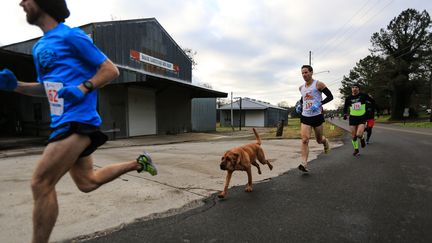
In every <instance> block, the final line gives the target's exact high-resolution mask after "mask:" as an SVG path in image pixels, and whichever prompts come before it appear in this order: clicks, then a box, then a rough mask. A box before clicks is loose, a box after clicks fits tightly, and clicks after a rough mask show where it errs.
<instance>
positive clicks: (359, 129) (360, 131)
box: [356, 124, 365, 138]
mask: <svg viewBox="0 0 432 243" xmlns="http://www.w3.org/2000/svg"><path fill="white" fill-rule="evenodd" d="M364 129H365V125H364V124H359V125H358V126H357V133H356V135H357V137H359V138H361V137H363V133H364Z"/></svg>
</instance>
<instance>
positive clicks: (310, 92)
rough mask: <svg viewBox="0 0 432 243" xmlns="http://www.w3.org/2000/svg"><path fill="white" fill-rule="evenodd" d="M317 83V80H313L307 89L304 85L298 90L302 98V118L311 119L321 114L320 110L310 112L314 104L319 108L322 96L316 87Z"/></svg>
mask: <svg viewBox="0 0 432 243" xmlns="http://www.w3.org/2000/svg"><path fill="white" fill-rule="evenodd" d="M317 82H318V81H317V80H313V82H312V84H311V85H310V86H309V87H306V84H303V85H302V86H301V88H300V92H301V94H302V97H303V111H302V115H303V116H307V117H311V116H317V115H319V114H321V108H319V109H318V110H316V111H312V109H311V107H312V106H313V105H314V104H319V105H320V106H321V100H322V95H321V91H319V90H318V89H317V87H316V86H317Z"/></svg>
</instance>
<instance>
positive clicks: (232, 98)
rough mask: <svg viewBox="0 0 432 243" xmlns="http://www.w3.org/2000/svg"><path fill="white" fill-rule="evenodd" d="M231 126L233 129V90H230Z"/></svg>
mask: <svg viewBox="0 0 432 243" xmlns="http://www.w3.org/2000/svg"><path fill="white" fill-rule="evenodd" d="M231 128H232V130H233V131H234V112H233V92H231Z"/></svg>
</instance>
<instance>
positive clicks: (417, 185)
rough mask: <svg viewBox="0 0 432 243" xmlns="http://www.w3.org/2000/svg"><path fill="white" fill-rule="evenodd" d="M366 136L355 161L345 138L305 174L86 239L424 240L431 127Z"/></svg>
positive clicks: (430, 216) (431, 170) (431, 179)
mask: <svg viewBox="0 0 432 243" xmlns="http://www.w3.org/2000/svg"><path fill="white" fill-rule="evenodd" d="M336 122H339V121H337V120H336ZM342 125H344V124H343V123H342ZM374 132H375V133H374V134H373V137H372V141H373V143H372V144H370V145H369V146H368V147H367V148H365V149H364V150H361V156H359V157H353V156H352V155H351V153H352V147H351V143H350V140H349V137H348V136H347V137H346V140H345V145H344V146H342V147H340V148H338V149H335V150H333V151H332V153H331V154H330V155H325V156H324V155H323V156H319V157H318V159H317V160H315V161H313V162H312V163H311V170H312V172H311V173H310V174H309V175H302V174H301V173H300V172H299V171H297V170H291V171H289V172H287V173H285V174H284V175H282V176H279V177H277V178H274V179H272V180H269V181H267V182H264V183H260V184H257V185H255V187H254V192H252V193H245V192H244V191H243V186H242V187H234V188H233V189H231V190H230V191H229V194H228V198H227V199H224V200H219V199H217V197H216V196H215V195H213V196H212V197H210V198H208V199H207V200H206V203H205V205H204V206H202V207H200V208H196V209H193V210H191V211H188V212H186V213H183V214H179V215H175V216H171V217H168V218H163V219H156V220H150V221H144V222H137V223H134V224H131V225H128V226H126V227H124V228H123V229H121V230H119V231H116V232H114V233H111V234H108V235H106V236H102V237H99V238H94V239H92V240H88V242H377V243H378V242H379V243H381V242H432V231H431V229H432V162H431V158H432V146H431V145H432V132H431V130H430V129H429V130H427V129H425V130H422V132H418V130H412V131H407V130H405V129H400V128H396V127H381V126H378V127H376V128H375V130H374Z"/></svg>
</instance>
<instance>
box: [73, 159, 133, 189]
mask: <svg viewBox="0 0 432 243" xmlns="http://www.w3.org/2000/svg"><path fill="white" fill-rule="evenodd" d="M139 167H140V166H139V164H138V163H137V162H136V160H132V161H128V162H123V163H117V164H112V165H108V166H105V167H103V168H100V169H97V170H94V169H93V157H92V156H91V155H90V156H86V157H82V158H79V159H78V161H77V162H76V163H75V164H74V165H73V166H72V168H71V169H70V170H69V173H70V175H71V177H72V179H73V180H74V182H75V184H76V185H77V187H78V189H79V190H80V191H82V192H91V191H93V190H96V189H97V188H99V187H100V186H102V185H103V184H105V183H107V182H110V181H112V180H114V179H116V178H117V177H119V176H121V175H123V174H125V173H127V172H129V171H132V170H138V169H139Z"/></svg>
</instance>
